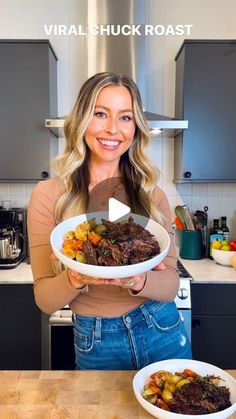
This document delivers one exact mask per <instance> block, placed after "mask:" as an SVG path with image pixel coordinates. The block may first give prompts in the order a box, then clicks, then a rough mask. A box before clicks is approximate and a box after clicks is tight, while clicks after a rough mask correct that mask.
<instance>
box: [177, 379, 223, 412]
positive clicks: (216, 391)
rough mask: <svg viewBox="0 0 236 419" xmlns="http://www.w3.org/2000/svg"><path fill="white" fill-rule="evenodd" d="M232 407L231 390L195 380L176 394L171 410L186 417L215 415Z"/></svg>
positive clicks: (205, 381)
mask: <svg viewBox="0 0 236 419" xmlns="http://www.w3.org/2000/svg"><path fill="white" fill-rule="evenodd" d="M229 406H231V402H230V394H229V389H228V388H226V387H223V386H219V387H218V386H214V385H212V384H211V383H210V382H208V381H207V380H205V379H204V380H194V381H193V382H191V383H190V384H186V385H185V386H183V387H182V389H181V391H177V392H176V393H175V394H174V399H173V401H172V402H171V404H170V410H171V411H172V412H175V413H181V414H185V415H204V414H208V413H215V412H219V411H221V410H224V409H226V408H227V407H229Z"/></svg>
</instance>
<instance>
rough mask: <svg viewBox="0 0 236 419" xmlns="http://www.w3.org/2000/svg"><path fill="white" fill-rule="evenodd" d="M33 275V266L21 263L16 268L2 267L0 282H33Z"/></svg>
mask: <svg viewBox="0 0 236 419" xmlns="http://www.w3.org/2000/svg"><path fill="white" fill-rule="evenodd" d="M32 283H33V275H32V271H31V266H30V265H29V264H28V263H26V262H22V263H20V264H19V265H18V266H17V267H16V268H12V269H0V284H32Z"/></svg>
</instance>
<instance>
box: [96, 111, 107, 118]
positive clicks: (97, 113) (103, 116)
mask: <svg viewBox="0 0 236 419" xmlns="http://www.w3.org/2000/svg"><path fill="white" fill-rule="evenodd" d="M94 115H95V116H97V117H98V118H105V117H106V114H105V112H102V111H97V112H95V113H94Z"/></svg>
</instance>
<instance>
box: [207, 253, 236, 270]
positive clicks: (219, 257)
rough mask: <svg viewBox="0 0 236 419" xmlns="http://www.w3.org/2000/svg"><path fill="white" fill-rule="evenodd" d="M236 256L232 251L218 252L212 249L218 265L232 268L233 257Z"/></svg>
mask: <svg viewBox="0 0 236 419" xmlns="http://www.w3.org/2000/svg"><path fill="white" fill-rule="evenodd" d="M235 255H236V252H234V251H232V250H231V251H230V250H228V251H227V250H218V249H212V257H213V259H214V261H215V262H216V263H219V264H220V265H224V266H232V257H233V256H235Z"/></svg>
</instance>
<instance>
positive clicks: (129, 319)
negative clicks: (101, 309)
mask: <svg viewBox="0 0 236 419" xmlns="http://www.w3.org/2000/svg"><path fill="white" fill-rule="evenodd" d="M166 304H174V303H167V302H159V301H152V300H148V301H146V302H145V303H143V304H141V305H140V306H138V307H136V308H135V309H133V310H131V311H129V312H128V313H125V314H123V315H122V316H120V317H105V318H103V317H89V316H80V315H79V314H75V325H76V323H78V324H82V325H83V326H84V327H87V328H89V329H90V328H92V329H94V330H96V336H99V335H100V334H101V329H102V330H103V331H105V330H107V331H108V330H118V329H124V328H127V326H128V325H129V324H131V323H132V325H136V324H138V323H140V322H141V321H143V319H145V320H146V323H147V325H148V326H149V327H151V321H150V314H152V313H154V312H156V311H158V310H160V309H161V308H162V307H163V306H164V305H166Z"/></svg>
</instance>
